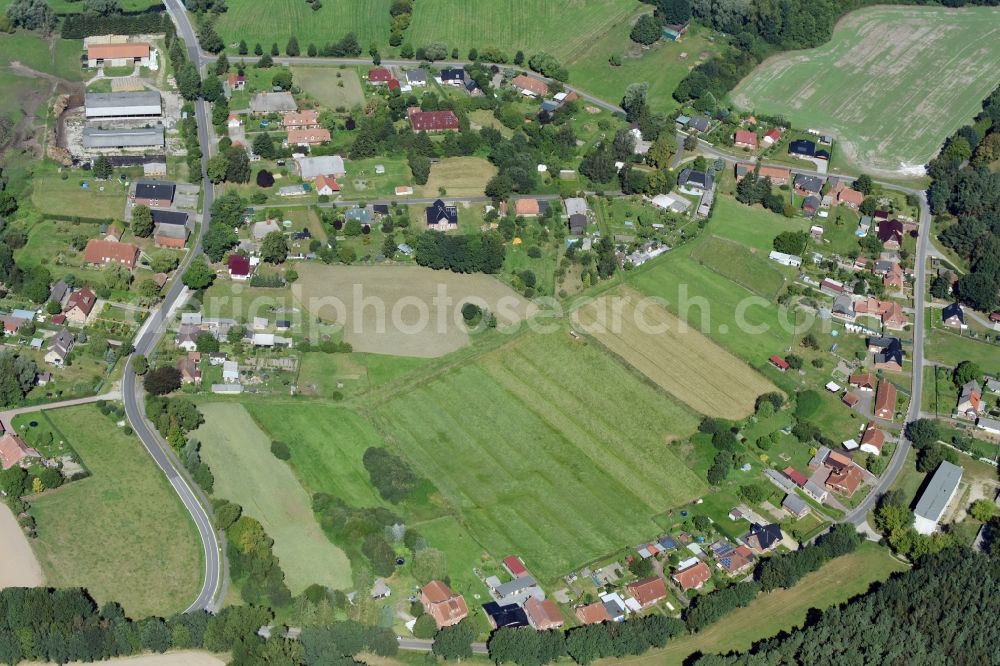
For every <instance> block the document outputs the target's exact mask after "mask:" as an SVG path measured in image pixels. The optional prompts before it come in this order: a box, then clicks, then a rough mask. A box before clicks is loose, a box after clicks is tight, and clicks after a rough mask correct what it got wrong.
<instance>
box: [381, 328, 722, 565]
mask: <svg viewBox="0 0 1000 666" xmlns="http://www.w3.org/2000/svg"><path fill="white" fill-rule="evenodd" d="M582 376H595V377H601V388H600V390H599V391H598V390H595V387H594V386H590V385H587V384H586V383H585V382H581V381H580V377H582ZM609 395H614V396H618V399H617V400H616V405H615V407H614V409H609V408H608V406H607V404H606V401H605V397H606V396H609ZM429 405H433V406H434V408H433V409H428V406H429ZM373 418H374V420H375V423H376V426H377V427H379V429H380V430H382V431H383V432H384V433H385V434H386V437H387V439H388V441H389V442H390V443H391V444H393V445H394V446H395V447H396V448H397V449H398V450H399V451H400V452H401V453H402V454H403V455H405V456H406V457H407V458H408V459H409V460H410V462H411V463H412V464H413V465H414V466H415V467H416V468H417V469H418V470H419V471H420V472H421V473H422V474H423V475H425V476H426V477H427V478H429V479H431V480H432V481H433V482H434V483H435V484H436V485H437V487H438V488H439V489H440V490H441V492H442V493H443V494H444V495H445V496H446V497H447V498H448V499H449V500H450V501H451V503H452V504H453V505H454V507H455V508H456V509H458V510H459V511H460V512H461V513H462V515H463V518H464V521H465V524H466V525H467V527H468V528H469V530H470V531H471V532H472V534H473V535H474V536H475V537H476V538H477V540H478V541H479V542H480V543H482V544H483V545H484V546H485V547H486V548H487V549H489V551H490V552H491V553H493V554H494V555H496V556H499V557H503V556H504V555H505V554H509V553H519V554H521V555H523V556H525V557H526V558H528V560H529V561H530V562H532V570H533V572H534V573H535V574H536V575H538V576H540V577H541V578H542V579H545V580H551V579H554V578H555V577H556V576H558V575H561V574H563V573H565V572H567V571H569V570H571V569H573V568H575V567H578V566H581V565H583V564H585V563H586V562H589V561H592V560H593V559H595V558H597V557H600V556H601V555H604V554H606V553H609V552H612V551H614V550H616V549H618V548H621V547H622V546H624V545H628V544H630V543H632V542H634V541H637V540H641V539H643V538H649V537H650V536H652V535H654V533H655V532H656V531H657V527H656V525H655V524H654V523H653V521H652V517H653V516H654V515H656V514H658V513H661V512H663V511H664V510H666V509H668V508H671V507H674V506H677V505H679V504H682V503H684V502H686V501H689V500H691V499H692V498H694V497H696V496H697V495H698V494H699V493H701V492H702V491H703V490H704V488H705V486H704V483H703V482H702V481H701V480H699V479H698V478H697V477H696V476H695V475H694V474H693V473H692V472H691V471H690V470H688V469H686V468H685V467H684V466H683V465H682V464H681V463H680V462H679V461H678V460H677V459H676V458H675V456H674V454H673V453H672V451H671V449H670V448H669V447H668V446H667V445H668V443H669V441H670V440H671V439H673V438H675V437H677V436H681V435H684V434H687V433H690V432H691V431H692V430H693V428H694V426H695V423H696V420H695V417H694V416H693V415H692V414H691V413H689V412H687V411H686V410H684V409H683V408H681V407H680V406H679V405H677V404H675V403H673V402H671V401H670V400H668V399H666V398H665V397H664V396H663V395H662V394H660V393H659V392H657V391H656V390H654V389H652V388H651V387H650V386H649V385H647V384H645V383H644V382H642V381H641V380H639V379H638V378H637V377H636V376H635V375H633V374H631V373H630V372H628V371H627V370H626V369H624V368H623V367H622V366H620V365H618V364H617V363H616V362H615V361H613V360H612V359H610V358H609V357H607V356H605V355H604V354H603V353H601V352H600V351H598V350H597V349H595V348H594V347H591V346H589V345H587V344H585V343H581V342H574V341H572V340H571V338H569V336H568V335H567V334H566V333H565V331H557V332H554V333H551V334H548V335H540V334H539V335H525V336H524V337H521V338H518V339H517V340H515V341H513V342H512V343H510V344H508V345H506V346H504V347H502V348H500V349H499V350H497V351H495V352H491V353H488V354H486V355H484V356H482V357H480V358H479V359H477V361H476V362H475V363H473V364H471V365H466V366H464V367H460V368H458V369H456V370H453V371H450V372H447V373H445V374H442V375H440V376H439V377H437V378H436V379H434V380H433V381H430V382H418V383H417V385H415V386H411V387H405V388H403V389H401V390H400V391H399V392H398V393H397V394H396V396H395V397H394V398H393V399H391V400H390V401H388V402H387V403H385V404H383V405H379V406H377V408H376V409H374V410H373ZM498 424H499V425H500V427H497V426H498Z"/></svg>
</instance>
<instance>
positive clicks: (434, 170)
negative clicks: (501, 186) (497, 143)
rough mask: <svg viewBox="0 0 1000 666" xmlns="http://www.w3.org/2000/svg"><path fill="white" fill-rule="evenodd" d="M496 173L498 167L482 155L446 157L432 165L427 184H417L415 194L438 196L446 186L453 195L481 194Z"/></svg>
mask: <svg viewBox="0 0 1000 666" xmlns="http://www.w3.org/2000/svg"><path fill="white" fill-rule="evenodd" d="M496 173H497V168H496V167H495V166H493V165H492V164H490V163H489V162H487V161H486V160H485V159H483V158H482V157H446V158H444V159H442V160H441V161H440V162H438V163H437V164H435V165H433V166H432V167H431V176H430V178H428V179H427V184H426V185H417V186H415V187H414V188H413V194H414V196H417V197H436V196H438V195H439V194H440V190H441V188H444V190H445V191H446V192H447V193H448V195H449V196H453V197H458V196H476V195H481V194H482V193H483V190H484V189H485V188H486V183H488V182H490V178H492V177H493V176H495V175H496ZM459 216H461V211H459Z"/></svg>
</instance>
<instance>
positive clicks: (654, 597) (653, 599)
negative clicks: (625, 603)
mask: <svg viewBox="0 0 1000 666" xmlns="http://www.w3.org/2000/svg"><path fill="white" fill-rule="evenodd" d="M626 587H627V588H628V591H629V594H631V595H632V596H633V597H635V600H636V601H638V602H639V605H640V606H642V607H643V608H649V607H650V606H654V605H656V604H657V603H659V602H660V601H662V600H663V599H666V598H667V583H666V581H665V580H663V579H662V578H660V577H659V576H651V577H649V578H643V579H642V580H637V581H634V582H632V583H629V584H628V585H627V586H626Z"/></svg>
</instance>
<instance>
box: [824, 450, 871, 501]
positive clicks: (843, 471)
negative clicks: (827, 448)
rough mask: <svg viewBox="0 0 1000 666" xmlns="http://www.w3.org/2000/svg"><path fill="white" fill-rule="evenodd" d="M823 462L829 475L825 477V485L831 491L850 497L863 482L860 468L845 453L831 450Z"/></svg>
mask: <svg viewBox="0 0 1000 666" xmlns="http://www.w3.org/2000/svg"><path fill="white" fill-rule="evenodd" d="M825 464H826V466H827V467H829V468H830V475H829V476H828V477H827V478H826V487H827V488H829V489H830V490H832V491H833V492H836V493H840V494H841V495H846V496H847V497H851V496H852V495H854V493H855V492H856V491H857V489H858V488H859V487H860V486H861V484H862V483H864V475H863V474H862V473H861V468H860V467H858V466H857V465H855V464H854V461H852V460H851V459H850V458H848V457H847V456H845V455H842V454H840V453H837V452H836V451H831V452H830V453H829V455H827V457H826V463H825Z"/></svg>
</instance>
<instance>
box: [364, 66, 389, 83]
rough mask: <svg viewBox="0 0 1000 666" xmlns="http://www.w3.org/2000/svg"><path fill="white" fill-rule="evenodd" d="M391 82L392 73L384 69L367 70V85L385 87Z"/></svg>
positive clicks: (373, 68)
mask: <svg viewBox="0 0 1000 666" xmlns="http://www.w3.org/2000/svg"><path fill="white" fill-rule="evenodd" d="M391 80H392V72H390V71H389V70H388V69H386V68H385V67H372V68H371V69H369V70H368V83H371V84H372V85H376V86H382V85H387V84H388V83H389V81H391Z"/></svg>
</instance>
